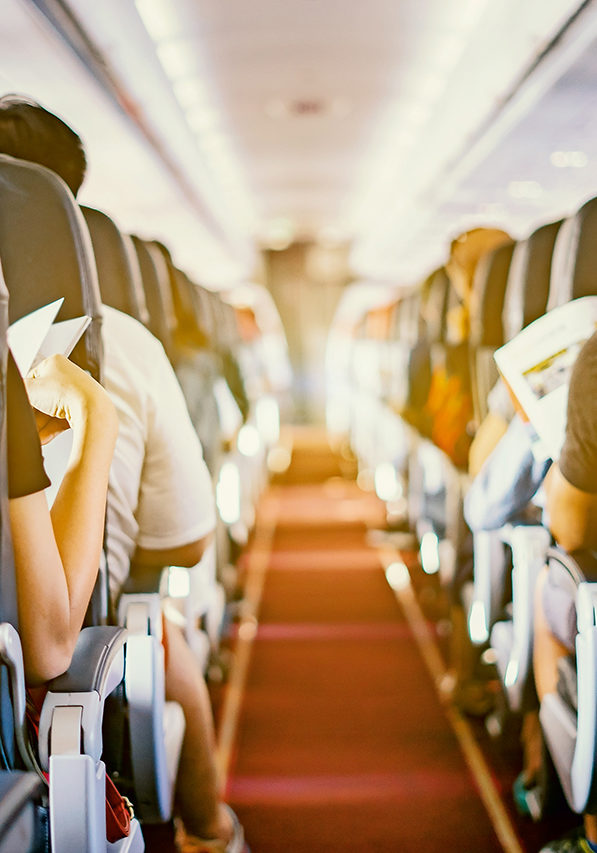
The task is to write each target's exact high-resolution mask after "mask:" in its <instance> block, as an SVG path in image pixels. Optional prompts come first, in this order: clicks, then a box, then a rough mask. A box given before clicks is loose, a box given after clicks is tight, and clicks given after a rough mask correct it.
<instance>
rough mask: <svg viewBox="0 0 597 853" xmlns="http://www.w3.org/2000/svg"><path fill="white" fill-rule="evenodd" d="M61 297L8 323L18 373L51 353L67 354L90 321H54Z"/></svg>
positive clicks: (89, 319) (84, 319)
mask: <svg viewBox="0 0 597 853" xmlns="http://www.w3.org/2000/svg"><path fill="white" fill-rule="evenodd" d="M63 302H64V299H57V300H56V301H55V302H50V303H49V304H48V305H44V306H43V307H42V308H38V309H37V310H36V311H32V312H31V313H30V314H26V315H25V316H24V317H21V318H20V319H18V320H16V321H15V322H14V323H12V324H11V325H10V326H9V327H8V333H7V340H8V345H9V347H10V349H11V352H12V354H13V358H14V360H15V361H16V363H17V367H18V368H19V371H20V373H21V376H26V375H27V374H28V373H29V371H30V370H31V368H32V367H35V365H36V364H38V363H39V362H40V361H42V360H43V359H44V358H47V357H48V356H50V355H54V354H55V353H62V355H65V356H67V357H68V356H69V355H70V354H71V352H72V351H73V348H74V346H75V345H76V343H77V341H78V340H79V338H80V337H81V335H82V334H83V332H84V331H85V329H86V328H87V326H88V325H89V323H90V322H91V317H88V316H86V315H85V316H83V317H75V318H74V319H72V320H63V321H62V322H60V323H54V319H55V318H56V315H57V314H58V312H59V310H60V307H61V306H62V303H63Z"/></svg>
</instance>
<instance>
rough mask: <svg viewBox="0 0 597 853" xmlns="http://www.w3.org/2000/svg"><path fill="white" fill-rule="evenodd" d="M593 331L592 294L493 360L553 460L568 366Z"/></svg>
mask: <svg viewBox="0 0 597 853" xmlns="http://www.w3.org/2000/svg"><path fill="white" fill-rule="evenodd" d="M596 330H597V296H583V297H581V298H580V299H574V300H572V301H571V302H567V303H566V304H565V305H561V306H559V307H558V308H554V309H553V310H552V311H549V312H548V313H547V314H544V315H543V316H542V317H539V318H538V319H537V320H535V321H534V322H533V323H531V324H530V325H528V326H527V327H526V328H525V329H523V330H522V331H521V332H519V334H518V335H516V337H515V338H513V339H512V340H511V341H509V342H508V343H507V344H504V346H503V347H500V348H499V349H498V350H496V352H495V354H494V358H495V361H496V364H497V366H498V368H499V370H500V373H501V374H502V376H503V377H504V379H505V380H506V382H507V383H508V385H509V386H510V388H511V390H512V392H513V393H514V396H515V397H516V399H517V400H518V402H519V403H520V405H521V407H522V409H523V411H524V412H525V413H526V415H527V416H528V418H529V420H530V421H531V423H532V424H533V426H534V428H535V430H536V431H537V434H538V436H539V438H540V439H541V440H542V441H543V442H544V444H545V446H546V447H547V448H548V450H549V453H550V455H551V457H552V459H555V460H557V459H558V458H559V455H560V450H561V448H562V444H563V441H564V434H565V429H566V406H567V402H568V386H569V383H570V374H571V372H572V366H573V365H574V362H575V361H576V358H577V356H578V353H579V352H580V350H581V349H582V347H583V345H584V344H585V343H586V341H587V340H588V339H589V338H590V337H591V335H592V334H593V332H595V331H596Z"/></svg>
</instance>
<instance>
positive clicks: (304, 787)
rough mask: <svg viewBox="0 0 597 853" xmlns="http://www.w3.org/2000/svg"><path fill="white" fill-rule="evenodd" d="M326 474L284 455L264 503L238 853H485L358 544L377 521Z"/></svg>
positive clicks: (234, 783) (472, 808)
mask: <svg viewBox="0 0 597 853" xmlns="http://www.w3.org/2000/svg"><path fill="white" fill-rule="evenodd" d="M330 458H331V457H330V454H326V453H323V452H322V451H321V447H317V448H315V447H314V446H307V447H306V448H302V449H301V448H298V450H295V454H294V457H293V464H292V466H291V469H290V471H289V475H288V478H287V480H286V484H284V483H282V484H281V485H276V486H274V487H273V488H272V489H271V490H270V492H269V494H268V496H267V498H266V500H267V501H276V502H277V504H278V523H277V527H276V532H275V536H274V540H273V549H272V554H271V559H270V561H269V566H268V571H267V574H266V579H265V587H264V592H263V598H262V603H261V608H260V613H259V629H258V632H257V635H256V638H255V641H254V645H253V650H252V656H251V662H250V667H249V673H248V679H247V685H246V691H245V694H244V700H243V704H242V710H241V716H240V723H239V734H238V739H237V745H236V750H235V753H234V756H233V760H232V766H231V771H230V776H229V784H228V790H227V796H228V799H229V801H230V802H231V804H232V806H233V807H234V808H235V809H236V810H237V812H238V815H239V817H240V818H241V820H242V822H243V824H244V826H245V830H246V836H247V840H248V842H249V844H250V846H251V850H252V853H274V852H275V851H290V853H303V851H305V853H307V851H309V853H318V851H321V853H323V851H326V853H329V852H330V851H359V853H365V851H379V853H385V851H388V853H389V851H401V853H409V852H410V851H413V853H414V851H429V853H433V851H445V850H451V851H458V853H468V851H470V853H473V851H499V850H501V846H500V844H499V843H498V840H497V838H496V836H495V834H494V832H493V829H492V827H491V824H490V822H489V819H488V817H487V814H486V812H485V810H484V808H483V806H482V804H481V801H480V799H479V797H478V795H477V792H476V788H475V785H474V783H473V781H472V779H471V777H470V774H469V772H468V770H467V767H466V766H465V763H464V760H463V758H462V756H461V753H460V750H459V747H458V745H457V742H456V740H455V738H454V735H453V733H452V731H451V729H450V728H449V725H448V723H447V721H446V718H445V716H444V713H443V711H442V709H441V706H440V704H439V702H438V700H437V697H436V693H435V690H434V687H433V685H432V683H431V680H430V678H429V676H428V674H427V671H426V670H425V669H424V667H423V664H422V662H421V658H420V655H419V652H418V649H417V647H416V644H415V641H414V639H413V637H412V636H411V633H410V630H409V628H408V626H407V625H406V623H405V621H404V619H403V616H402V614H401V611H400V608H399V606H398V603H397V602H396V599H395V597H394V595H393V593H392V592H391V590H390V588H389V586H388V585H387V583H386V581H385V578H384V574H383V572H382V570H381V568H380V563H379V558H378V556H377V553H376V551H375V550H374V549H372V548H371V547H370V546H368V544H367V541H366V530H367V524H369V525H370V526H375V525H376V524H381V518H380V515H379V506H378V504H377V502H376V500H375V499H374V498H373V497H371V496H368V495H364V494H363V493H362V492H361V491H359V490H358V489H357V487H356V485H355V484H354V483H353V482H351V481H349V480H341V479H335V480H328V481H327V483H324V482H323V480H324V479H325V478H326V477H327V476H329V474H330V473H334V468H333V465H332V464H331V462H330ZM336 473H337V472H336ZM309 481H311V482H309ZM318 481H319V482H318Z"/></svg>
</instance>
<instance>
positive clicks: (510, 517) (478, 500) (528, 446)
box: [464, 414, 551, 815]
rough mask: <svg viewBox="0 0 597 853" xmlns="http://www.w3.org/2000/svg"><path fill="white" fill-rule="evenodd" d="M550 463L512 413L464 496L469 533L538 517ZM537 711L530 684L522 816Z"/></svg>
mask: <svg viewBox="0 0 597 853" xmlns="http://www.w3.org/2000/svg"><path fill="white" fill-rule="evenodd" d="M550 465H551V458H550V457H549V455H548V453H547V451H542V450H541V445H539V444H538V442H537V435H536V433H535V430H534V429H533V427H532V425H531V424H530V423H529V422H528V421H527V420H525V419H524V418H523V417H521V415H520V414H515V415H514V417H513V418H512V420H511V421H510V425H509V426H508V428H507V430H506V432H505V433H504V435H503V436H502V438H501V439H500V441H499V442H498V443H497V444H496V446H495V448H494V450H493V452H491V453H490V455H489V456H488V457H487V459H486V460H485V462H484V463H483V465H482V466H481V470H480V471H479V473H478V474H477V476H476V477H475V479H474V480H473V482H472V484H471V486H470V488H469V490H468V492H467V494H466V496H465V499H464V518H465V521H466V523H467V524H468V526H469V527H470V529H471V530H472V531H473V533H476V532H478V531H482V530H497V529H499V528H500V527H503V526H504V525H505V524H508V523H511V524H512V523H521V524H524V523H529V522H534V523H538V522H540V521H541V511H540V509H539V506H538V505H534V504H532V503H531V502H532V501H533V498H535V497H536V495H537V493H538V491H539V490H540V488H541V486H542V484H543V482H544V479H545V476H546V474H547V472H548V470H549V468H550ZM539 503H540V501H539ZM538 711H539V709H538V705H537V702H536V697H535V696H534V692H533V690H532V689H530V690H528V691H527V692H526V696H525V703H524V707H523V709H522V720H523V722H522V732H521V741H522V747H523V769H522V771H521V773H520V774H519V775H518V777H517V778H516V780H515V782H514V786H513V797H514V802H515V804H516V807H517V809H518V811H519V812H520V813H521V814H524V815H530V809H529V805H528V796H529V793H530V792H532V791H533V789H534V788H535V787H536V786H537V784H538V777H539V773H540V770H541V766H542V763H543V757H542V736H541V727H540V724H539V713H538Z"/></svg>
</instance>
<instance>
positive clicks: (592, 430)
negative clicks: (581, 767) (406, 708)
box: [533, 333, 597, 853]
mask: <svg viewBox="0 0 597 853" xmlns="http://www.w3.org/2000/svg"><path fill="white" fill-rule="evenodd" d="M596 387H597V333H595V334H594V335H593V336H592V337H591V338H590V339H589V340H588V341H587V343H586V344H585V346H584V347H583V348H582V350H581V352H580V354H579V356H578V358H577V360H576V363H575V365H574V367H573V370H572V376H571V379H570V388H569V396H568V413H567V424H566V434H565V439H564V444H563V447H562V451H561V453H560V458H559V461H558V463H557V464H554V465H552V467H551V469H550V471H549V473H548V475H547V477H546V479H545V492H546V506H547V515H548V520H549V526H550V529H551V532H552V534H553V536H554V538H555V539H556V541H557V542H558V543H559V544H560V545H561V546H562V548H564V549H565V550H566V551H578V550H584V549H588V550H595V549H597V418H596V417H595V405H594V403H592V401H593V400H594V396H592V395H591V394H587V389H588V388H592V389H594V388H596ZM552 580H553V579H552V578H550V573H549V571H548V569H545V570H544V571H543V574H542V576H541V577H540V578H539V581H538V585H537V586H538V588H537V598H536V614H535V639H534V650H533V666H534V672H535V684H536V686H537V693H538V695H539V698H540V699H542V698H543V697H544V696H545V695H547V694H548V693H553V692H555V691H556V689H557V681H558V670H557V664H558V660H559V659H560V658H561V657H567V656H569V655H570V654H571V653H572V652H573V651H574V638H575V634H576V619H575V602H574V600H573V599H570V598H566V597H564V596H563V594H562V591H561V589H560V588H558V587H557V586H556V585H555V584H554V583H553V582H552ZM589 580H593V581H594V580H597V578H589ZM577 851H579V853H580V851H582V853H589V851H597V815H589V814H585V816H584V831H581V832H580V833H575V834H574V836H573V837H570V836H568V837H567V838H563V839H560V840H559V841H554V842H552V843H550V844H548V845H547V846H545V847H544V848H543V849H542V853H577Z"/></svg>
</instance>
